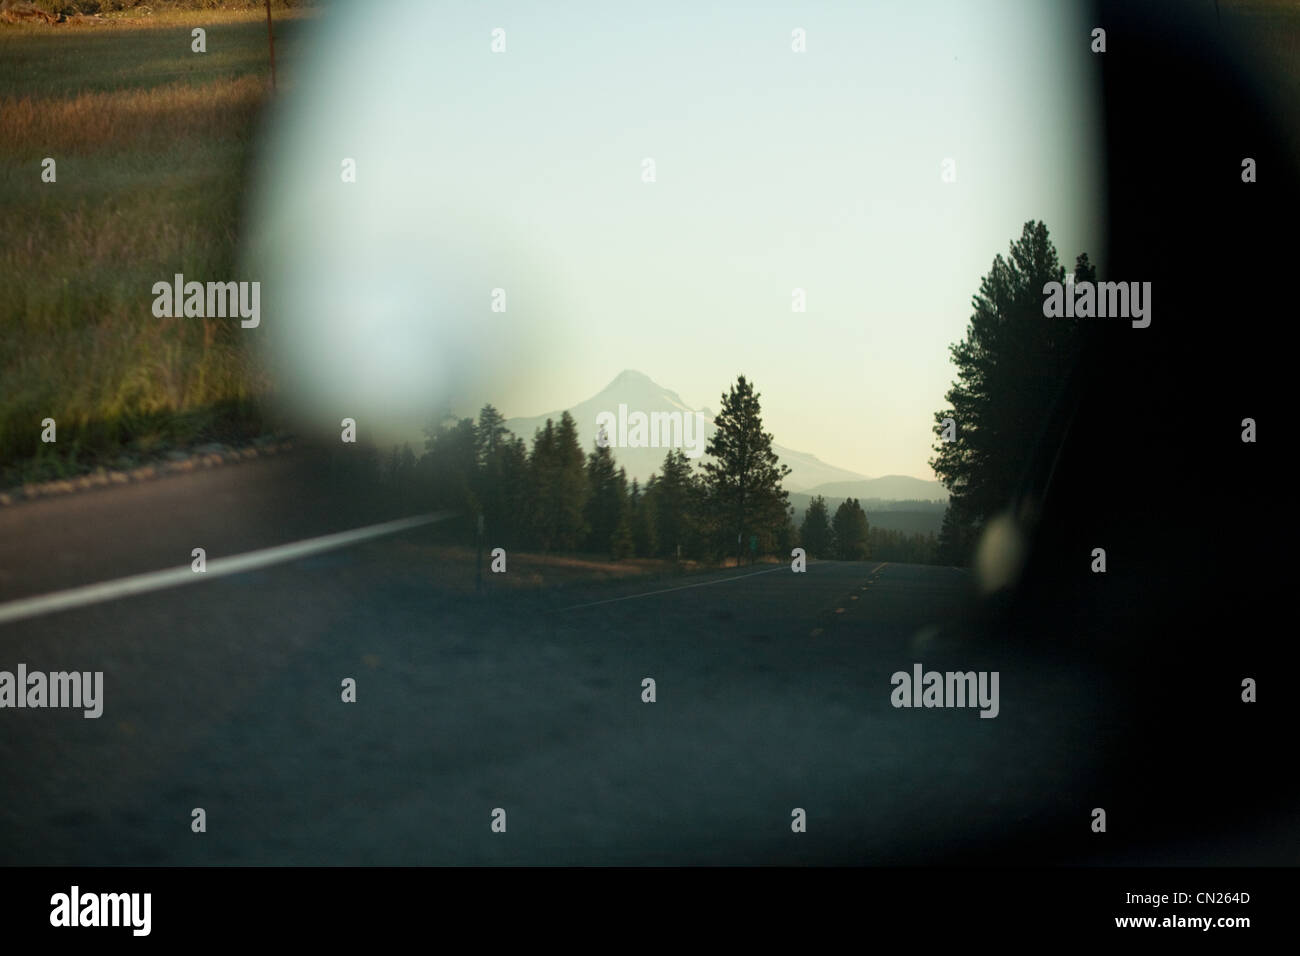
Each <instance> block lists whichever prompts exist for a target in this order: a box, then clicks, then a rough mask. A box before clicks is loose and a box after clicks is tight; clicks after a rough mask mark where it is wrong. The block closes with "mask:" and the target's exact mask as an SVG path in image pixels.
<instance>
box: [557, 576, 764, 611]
mask: <svg viewBox="0 0 1300 956" xmlns="http://www.w3.org/2000/svg"><path fill="white" fill-rule="evenodd" d="M788 570H789V569H788V568H787V567H786V566H785V565H779V566H777V567H775V568H768V569H767V570H766V571H751V572H750V573H749V574H738V575H736V576H735V577H731V578H719V579H718V580H716V581H700V582H699V583H698V584H683V585H681V586H679V587H675V588H663V589H662V590H659V591H646V592H645V593H644V594H629V595H627V596H626V597H616V598H608V599H607V600H604V601H592V602H591V603H590V604H574V605H572V606H570V607H556V608H551V609H550V610H549V611H547V612H546V613H547V614H558V613H560V612H561V611H577V610H579V609H580V608H584V607H596V606H597V605H600V604H614V603H616V602H618V601H631V600H634V599H636V598H643V597H653V596H654V595H656V594H667V593H669V592H670V591H685V590H686V589H687V588H704V587H708V586H709V585H710V584H726V583H727V582H728V581H739V580H740V579H741V578H752V577H753V576H754V575H756V574H771V573H772V572H773V571H788Z"/></svg>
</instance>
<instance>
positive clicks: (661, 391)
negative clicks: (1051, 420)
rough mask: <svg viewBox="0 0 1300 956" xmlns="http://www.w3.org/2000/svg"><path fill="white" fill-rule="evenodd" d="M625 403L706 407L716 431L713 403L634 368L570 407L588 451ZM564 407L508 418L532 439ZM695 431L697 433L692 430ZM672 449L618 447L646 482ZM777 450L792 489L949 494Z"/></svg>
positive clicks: (647, 407)
mask: <svg viewBox="0 0 1300 956" xmlns="http://www.w3.org/2000/svg"><path fill="white" fill-rule="evenodd" d="M620 404H621V405H626V406H627V409H628V412H629V414H630V413H631V412H644V413H646V414H647V415H649V414H650V413H653V412H660V413H673V412H676V413H678V414H680V415H682V416H687V415H691V414H693V413H695V412H697V411H699V412H704V414H705V421H706V427H705V432H704V436H703V441H702V442H701V444H700V448H701V450H702V449H703V447H704V445H705V444H707V441H708V438H709V437H710V436H711V435H712V434H713V432H714V427H713V416H714V412H713V411H712V410H711V409H709V408H708V407H704V408H699V409H696V408H691V407H690V406H689V405H687V404H686V403H685V402H683V401H682V399H681V396H680V395H678V394H677V393H676V392H674V391H672V390H671V389H667V388H664V387H663V386H661V385H659V384H657V383H656V382H654V381H653V380H651V378H650V377H649V376H648V375H645V374H644V373H642V372H638V371H636V370H634V369H625V370H623V371H622V372H620V373H619V374H618V375H617V376H615V378H614V380H613V381H611V382H610V383H609V384H608V385H606V386H605V387H604V388H603V389H601V390H600V391H599V392H598V393H596V394H595V395H593V396H592V397H591V398H589V399H586V400H585V401H582V402H579V403H578V404H577V405H573V406H571V407H570V408H569V409H568V411H569V414H571V415H572V416H573V418H574V421H576V422H577V424H578V438H579V440H580V441H581V442H582V448H583V451H584V452H590V451H591V450H592V448H594V447H595V442H596V432H597V426H596V416H597V415H599V414H600V413H602V412H610V413H613V414H615V415H617V414H618V411H619V405H620ZM562 413H563V409H557V410H556V411H553V412H547V413H546V414H544V415H534V416H531V417H520V418H510V419H507V420H506V427H507V428H509V429H510V430H511V431H512V432H514V433H515V434H516V435H518V436H519V437H520V438H523V439H524V440H525V441H526V442H530V443H531V442H532V438H533V433H534V432H535V431H536V430H537V429H539V428H541V427H542V426H543V425H545V424H546V419H548V418H550V419H551V420H553V421H559V419H560V415H561V414H562ZM692 437H694V435H693V432H692ZM668 450H669V449H668V448H663V447H660V448H654V447H649V448H626V447H618V446H617V445H615V447H614V449H613V451H614V458H615V460H616V461H617V462H618V464H619V465H620V466H621V467H623V468H625V469H626V470H627V477H628V480H629V481H631V480H632V479H633V478H636V479H638V480H639V481H640V482H641V483H642V484H645V482H646V479H648V478H649V477H650V476H651V475H652V474H655V473H657V472H658V471H659V470H660V466H662V464H663V460H664V456H665V455H666V454H667V453H668ZM772 450H773V451H775V452H776V454H777V455H778V456H779V457H780V459H781V461H782V462H783V463H784V464H786V465H789V466H790V469H791V471H790V475H789V476H788V477H787V478H786V480H785V488H786V489H787V490H788V491H810V492H811V493H812V494H825V495H827V497H830V496H831V495H832V494H834V495H836V496H838V497H843V496H847V495H852V496H855V497H864V498H887V499H891V500H897V499H911V498H921V499H927V498H944V499H946V498H947V497H948V493H947V491H946V490H945V489H944V488H943V486H942V485H941V484H939V482H937V481H924V480H923V479H920V478H909V477H906V476H902V475H889V476H886V477H884V478H868V477H867V476H866V475H861V474H858V473H857V472H855V471H849V470H848V469H846V468H837V467H836V466H834V465H828V464H826V463H825V462H823V461H822V460H821V459H820V458H818V457H817V456H816V455H811V454H809V453H807V452H802V451H796V450H794V449H792V448H786V447H785V446H783V445H778V444H776V443H775V442H774V443H773V445H772ZM702 457H703V456H701V458H702ZM701 458H696V459H695V461H696V462H699V461H700V460H701ZM824 487H834V488H837V489H838V488H841V487H844V488H852V489H858V488H863V489H865V490H863V491H861V492H859V491H857V490H850V491H846V492H843V493H842V494H841V493H840V492H839V491H836V492H829V491H822V490H821V489H822V488H824Z"/></svg>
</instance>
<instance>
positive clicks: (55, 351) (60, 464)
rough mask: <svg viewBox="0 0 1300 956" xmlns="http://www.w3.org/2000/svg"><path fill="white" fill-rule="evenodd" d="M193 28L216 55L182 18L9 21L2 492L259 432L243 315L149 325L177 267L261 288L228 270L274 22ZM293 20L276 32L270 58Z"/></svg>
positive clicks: (4, 50)
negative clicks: (49, 171) (51, 171)
mask: <svg viewBox="0 0 1300 956" xmlns="http://www.w3.org/2000/svg"><path fill="white" fill-rule="evenodd" d="M190 21H191V23H192V24H194V25H204V26H205V28H206V29H207V31H208V38H207V43H208V49H209V50H210V51H213V52H211V53H208V54H194V53H192V52H191V51H190V34H189V30H190V25H189V24H183V25H180V26H175V25H173V26H171V27H156V28H154V29H149V30H138V29H134V28H127V29H118V28H117V27H115V26H106V27H94V28H84V29H81V30H80V31H79V32H78V31H74V30H64V29H62V28H50V27H33V28H28V27H26V26H23V27H19V28H2V29H0V64H3V66H0V204H3V207H4V210H5V215H4V217H3V218H2V219H0V485H4V484H13V483H16V482H18V481H22V480H32V479H39V478H42V477H53V476H54V475H57V474H62V473H67V472H69V471H77V470H81V469H84V468H86V467H88V466H90V465H93V464H96V463H106V462H108V461H111V460H113V459H114V458H117V457H121V456H123V455H125V456H127V457H128V458H130V457H132V456H139V455H143V454H148V453H152V452H154V451H157V450H159V449H161V448H163V447H166V446H168V445H177V444H185V443H191V442H195V441H208V440H236V439H238V438H239V437H242V436H246V435H247V434H248V433H249V432H256V431H258V430H260V429H261V428H262V427H263V426H264V423H263V422H262V420H261V413H260V411H259V408H260V405H261V403H260V401H259V399H260V398H261V397H263V396H264V395H265V394H266V393H267V392H268V390H269V388H270V385H271V383H270V382H269V380H268V377H267V375H266V373H265V370H264V369H262V368H261V367H260V366H259V364H258V363H257V362H256V361H255V359H254V358H253V356H252V354H251V352H250V350H249V349H248V348H247V338H246V337H241V333H242V335H243V336H247V334H248V333H247V332H245V331H244V330H242V329H241V328H240V326H239V322H238V321H237V320H230V319H207V320H205V319H195V318H190V319H170V318H166V319H159V318H156V317H154V315H153V313H152V303H153V294H152V291H151V289H152V286H153V284H154V283H155V282H157V281H159V280H168V281H170V278H171V276H172V275H173V274H174V273H177V272H180V273H184V274H185V275H186V277H187V279H189V278H192V279H197V280H199V281H207V280H232V279H238V278H255V277H241V276H237V275H236V274H235V270H236V268H237V266H236V262H237V255H236V254H237V246H238V242H239V233H240V218H241V214H242V199H243V195H244V191H245V189H246V187H247V181H246V173H247V170H248V168H249V165H250V162H251V159H252V151H253V149H254V132H255V129H256V124H257V119H258V116H259V113H260V111H261V110H262V108H263V106H264V105H265V103H266V101H267V97H268V96H269V92H268V89H267V82H266V72H267V70H266V27H265V22H264V21H261V22H258V21H257V20H256V19H253V18H251V17H245V18H244V19H243V20H231V19H230V18H228V17H227V18H221V19H219V20H213V19H210V18H207V17H203V16H201V15H191V17H190ZM300 25H301V23H300V22H299V21H292V20H289V21H284V20H281V21H278V22H277V24H276V31H277V51H276V52H277V59H280V60H282V61H287V62H289V63H291V62H292V56H291V55H290V56H284V57H281V54H282V52H283V51H284V50H285V49H287V50H289V51H291V50H292V45H293V43H292V38H293V36H294V35H295V32H296V28H297V27H299V26H300ZM285 40H287V41H288V42H284V41H285ZM44 157H51V158H53V159H54V160H55V162H56V164H57V166H56V169H57V182H54V183H45V182H42V180H41V170H42V159H43V158H44ZM45 418H53V419H55V421H56V422H57V428H58V442H57V444H54V445H46V444H43V443H42V442H41V441H40V433H41V425H40V423H41V421H42V419H45Z"/></svg>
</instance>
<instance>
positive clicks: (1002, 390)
mask: <svg viewBox="0 0 1300 956" xmlns="http://www.w3.org/2000/svg"><path fill="white" fill-rule="evenodd" d="M1064 279H1065V270H1064V268H1063V267H1062V266H1061V265H1060V263H1059V261H1058V259H1057V253H1056V249H1055V248H1054V247H1053V245H1052V243H1051V240H1050V238H1049V236H1048V233H1047V227H1046V226H1045V225H1043V223H1041V222H1027V223H1025V226H1024V229H1023V231H1022V233H1021V236H1020V238H1019V239H1018V240H1017V241H1015V242H1013V243H1011V248H1010V254H1009V257H1008V258H1007V259H1003V258H1002V256H1000V255H999V256H996V257H995V258H994V260H993V265H992V268H991V269H990V270H989V273H988V275H986V276H985V277H984V279H983V280H982V281H981V283H980V289H979V293H978V294H977V295H975V296H974V298H973V299H972V305H973V307H974V313H973V314H972V316H971V319H970V324H969V326H968V328H967V332H966V337H965V339H964V340H963V341H961V342H957V343H954V344H953V345H952V346H951V347H950V349H949V351H950V354H951V356H952V361H953V364H954V365H956V367H957V380H956V381H955V382H954V383H953V386H952V388H951V389H950V390H949V391H948V393H947V395H946V396H945V398H946V400H947V401H948V402H949V407H947V408H945V409H943V410H942V411H939V412H936V413H935V423H936V424H935V434H936V435H937V436H939V439H940V440H939V441H938V442H937V444H936V446H935V447H936V451H937V454H936V456H935V457H934V458H933V459H932V460H931V461H930V465H931V467H932V468H934V471H935V474H936V475H938V476H939V478H940V480H942V481H943V483H944V484H945V485H946V486H947V488H948V490H949V493H950V499H949V505H948V512H947V514H946V515H945V519H944V520H945V527H946V530H945V532H944V533H943V534H941V545H940V546H941V549H942V551H943V553H944V554H945V556H946V557H947V558H949V559H950V560H951V563H953V564H965V563H967V561H968V560H969V556H970V550H971V547H972V545H973V542H974V540H975V538H976V534H977V532H978V529H979V528H980V527H981V526H982V525H983V524H984V522H986V521H987V520H988V519H989V518H991V517H992V516H993V515H995V514H996V513H998V512H999V511H1001V510H1002V509H1004V508H1006V507H1007V506H1008V504H1009V503H1010V501H1011V498H1012V497H1013V496H1014V494H1015V491H1016V488H1017V486H1018V484H1019V482H1020V481H1021V479H1022V477H1023V474H1024V471H1025V469H1026V467H1027V466H1028V464H1029V462H1030V460H1031V455H1032V454H1033V453H1034V451H1035V448H1036V445H1037V443H1038V442H1039V441H1040V439H1041V438H1042V435H1043V431H1044V428H1045V427H1046V424H1047V422H1048V420H1049V416H1050V415H1051V414H1052V412H1053V410H1054V409H1055V407H1056V403H1057V402H1058V400H1059V399H1060V396H1061V394H1062V392H1063V388H1064V384H1065V382H1066V380H1067V378H1068V375H1069V371H1070V369H1071V368H1072V367H1073V365H1074V364H1075V362H1076V361H1077V359H1078V354H1079V349H1080V342H1081V340H1080V333H1079V325H1078V322H1077V321H1076V320H1073V319H1060V318H1055V319H1054V318H1047V317H1045V316H1044V315H1043V296H1044V293H1043V287H1044V285H1045V284H1046V283H1048V282H1064ZM1094 279H1095V270H1094V269H1093V267H1092V265H1091V263H1090V262H1089V261H1088V257H1087V255H1086V254H1084V255H1081V256H1079V257H1078V259H1077V260H1076V264H1075V281H1076V282H1083V281H1093V280H1094ZM949 418H951V419H952V420H953V421H954V422H955V423H956V440H955V441H951V442H948V441H943V440H942V433H943V430H944V427H945V419H949Z"/></svg>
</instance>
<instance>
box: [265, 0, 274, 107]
mask: <svg viewBox="0 0 1300 956" xmlns="http://www.w3.org/2000/svg"><path fill="white" fill-rule="evenodd" d="M266 41H267V43H269V44H270V45H271V90H272V92H274V91H275V34H274V33H272V32H271V0H266Z"/></svg>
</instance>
